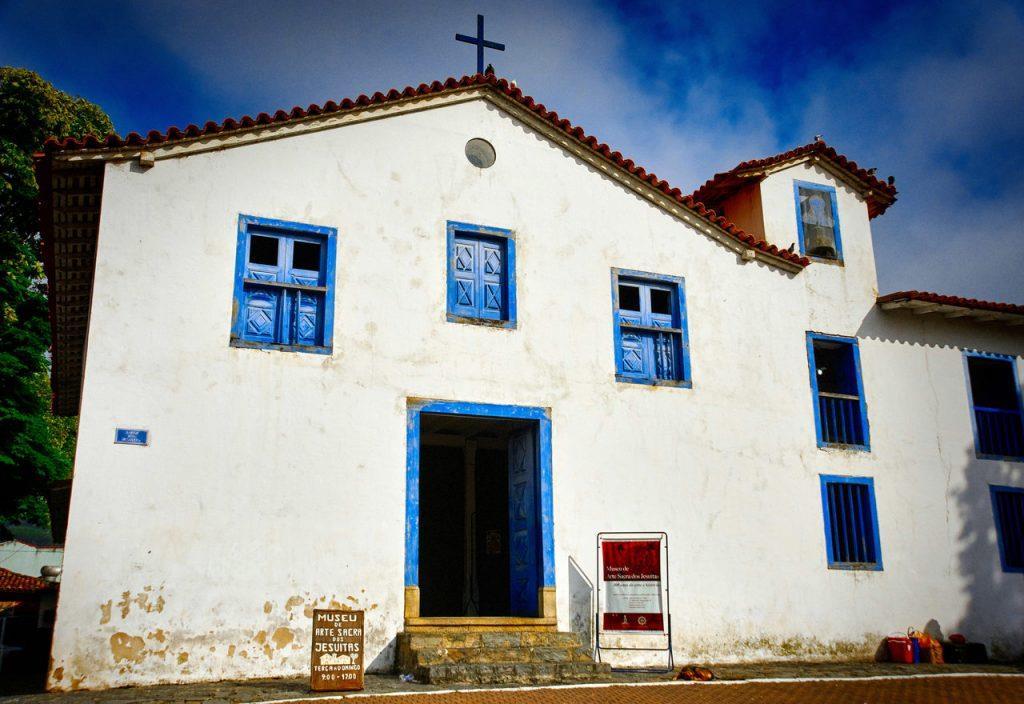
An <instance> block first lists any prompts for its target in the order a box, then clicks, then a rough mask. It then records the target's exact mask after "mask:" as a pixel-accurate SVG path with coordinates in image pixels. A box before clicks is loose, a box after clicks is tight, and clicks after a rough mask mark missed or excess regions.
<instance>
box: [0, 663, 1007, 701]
mask: <svg viewBox="0 0 1024 704" xmlns="http://www.w3.org/2000/svg"><path fill="white" fill-rule="evenodd" d="M710 667H711V668H712V669H713V670H714V672H715V675H716V677H717V678H718V679H720V680H724V681H737V680H749V679H762V678H768V679H777V678H800V677H804V678H806V677H822V678H836V677H873V676H889V675H893V676H899V675H924V674H949V673H959V674H964V673H984V674H998V673H1010V674H1024V665H898V664H893V663H874V662H863V663H862V662H844V663H827V662H804V663H801V662H773V663H745V664H734V665H710ZM671 677H672V676H671V675H638V674H628V673H615V674H614V676H613V682H614V683H617V684H637V683H649V684H658V683H664V682H665V681H667V680H670V679H671ZM962 679H963V678H959V677H958V678H939V679H936V680H934V681H935V682H946V683H953V684H950V687H952V688H954V689H956V688H958V687H960V686H961V683H960V680H962ZM971 679H972V680H973V679H974V678H971ZM983 679H985V680H986V681H988V680H989V679H991V680H993V681H1000V682H1001V683H1000V684H993V685H992V686H993V687H996V688H997V689H998V688H1006V687H1010V688H1011V690H1012V687H1013V686H1015V685H1013V684H1012V683H1014V682H1016V683H1018V685H1019V686H1021V687H1024V677H1021V678H1016V677H1014V678H1005V677H1002V678H995V677H994V678H983ZM876 681H877V680H876ZM900 681H903V680H900ZM907 681H915V682H916V681H923V680H907ZM928 681H929V682H931V681H933V680H928ZM1007 682H1009V683H1010V684H1007ZM922 686H924V685H922ZM929 686H930V685H929ZM936 686H939V687H941V686H942V685H936ZM986 686H987V685H986ZM925 688H926V689H927V687H925ZM441 689H445V688H443V687H437V686H431V685H421V684H417V683H406V682H401V681H400V680H399V679H398V677H397V676H395V675H367V676H366V689H365V690H364V692H363V693H362V694H363V695H364V696H363V697H361V698H359V699H356V700H355V702H358V703H359V704H364V703H365V704H369V703H370V702H372V701H382V702H390V704H397V702H396V700H395V699H394V698H391V697H388V698H383V699H378V698H376V697H369V698H367V697H365V695H367V694H387V693H392V692H404V693H410V694H415V693H422V692H430V691H436V690H441ZM459 689H460V690H465V691H467V692H474V691H475V690H477V689H480V688H474V687H459ZM619 689H622V690H628V691H633V690H634V689H637V688H635V687H618V688H615V687H613V688H612V689H611V690H610V689H608V688H602V689H600V690H596V689H595V690H593V691H591V690H589V689H580V690H572V691H580V692H591V693H592V694H593V696H600V697H603V696H606V695H607V696H609V697H616V696H619V695H618V694H615V692H616V691H618V690H619ZM665 689H670V690H673V691H675V690H676V689H678V687H676V686H671V687H667V688H665ZM889 689H891V687H889V686H888V685H887V686H886V687H882V690H884V691H888V690H889ZM612 690H614V691H612ZM646 690H647V688H643V691H646ZM882 690H880V691H882ZM498 691H499V692H500V690H498ZM541 691H546V690H532V691H531V692H530V701H535V700H536V701H540V700H539V699H535V696H540V694H539V692H541ZM552 691H558V692H564V691H570V690H564V689H557V690H552ZM928 691H933V690H928ZM951 691H952V690H951ZM476 694H477V695H479V697H484V698H482V699H474V698H464V699H459V698H458V697H455V698H454V699H449V698H447V697H448V695H432V696H430V697H426V698H421V697H412V698H405V697H403V698H402V699H401V700H400V701H401V702H402V704H414V703H418V702H424V701H425V702H427V704H445V702H448V701H452V702H457V701H466V702H467V704H468V703H470V702H473V703H475V702H477V701H480V702H489V701H492V699H490V698H491V697H493V696H497V695H495V694H493V690H491V691H488V692H479V691H477V692H476ZM506 694H507V695H508V696H511V697H515V696H519V697H520V699H518V700H517V701H524V699H522V698H521V697H522V696H523V695H522V693H520V694H518V695H515V694H514V693H512V692H506ZM636 695H637V696H640V695H641V691H640V690H639V689H638V690H637V692H636ZM317 696H318V697H322V698H324V699H335V700H337V699H338V695H337V694H321V695H314V694H312V693H310V691H309V681H308V680H307V679H272V680H245V681H239V682H214V683H201V684H184V685H155V686H152V687H125V688H121V689H108V690H103V691H98V692H89V691H82V692H71V693H67V694H23V695H17V696H0V704H124V703H127V702H143V703H145V704H191V703H193V702H213V703H214V704H242V703H250V702H267V701H273V700H281V699H292V698H306V697H317ZM545 696H546V695H545ZM574 696H575V695H574ZM580 696H584V695H580ZM585 696H590V695H585ZM623 696H625V695H623ZM643 696H647V695H643ZM650 696H661V695H650ZM665 696H677V695H675V694H666V695H665ZM679 696H683V695H679ZM685 696H693V695H689V694H687V695H685ZM723 696H724V695H723ZM730 696H731V695H730ZM437 697H441V698H437ZM493 701H499V700H493ZM500 701H514V699H507V700H500ZM552 701H562V700H560V699H558V700H552ZM565 701H577V700H575V699H566V700H565ZM578 701H587V702H589V701H605V700H604V699H580V700H578ZM607 701H619V700H617V699H614V698H612V699H608V700H607ZM622 701H634V700H628V699H627V700H622ZM635 701H640V700H635ZM644 701H646V700H644ZM650 701H652V702H656V701H662V700H661V699H651V700H650ZM666 701H667V700H666ZM671 701H676V700H675V699H672V700H671ZM678 701H681V702H688V701H690V700H687V699H680V700H678ZM694 701H704V700H699V699H698V700H694ZM708 701H717V700H708ZM723 701H731V700H728V699H725V700H723ZM816 701H823V700H816ZM878 701H883V700H878ZM922 701H924V700H922ZM937 701H953V700H949V699H942V698H941V697H940V698H939V700H937ZM975 701H984V700H982V699H976V700H975ZM1017 701H1020V702H1024V696H1020V697H1019V699H1017Z"/></svg>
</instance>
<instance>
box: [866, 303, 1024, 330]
mask: <svg viewBox="0 0 1024 704" xmlns="http://www.w3.org/2000/svg"><path fill="white" fill-rule="evenodd" d="M878 306H879V307H880V308H881V309H882V310H885V311H891V310H904V311H908V312H910V313H912V314H913V315H938V316H942V317H943V318H948V319H955V318H963V319H966V320H969V321H970V322H975V323H1001V324H1004V325H1006V326H1007V327H1018V326H1021V325H1024V313H1012V312H1006V311H997V310H990V309H986V308H974V307H970V306H962V305H955V304H950V303H936V302H933V301H925V300H918V299H914V298H910V297H900V298H890V297H886V296H883V297H880V298H879V300H878Z"/></svg>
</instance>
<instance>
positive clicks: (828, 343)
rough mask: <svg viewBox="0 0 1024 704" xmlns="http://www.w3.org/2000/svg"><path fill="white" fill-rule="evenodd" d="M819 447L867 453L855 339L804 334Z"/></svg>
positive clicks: (863, 405) (868, 443)
mask: <svg viewBox="0 0 1024 704" xmlns="http://www.w3.org/2000/svg"><path fill="white" fill-rule="evenodd" d="M807 359H808V362H809V366H810V371H811V391H812V394H813V396H814V427H815V431H816V433H817V437H818V447H843V448H850V449H857V450H870V449H871V443H870V438H869V433H868V411H867V404H866V403H865V401H864V384H863V381H862V379H861V373H860V351H859V349H858V347H857V340H856V339H854V338H850V337H836V336H834V335H822V334H819V333H814V332H809V333H807Z"/></svg>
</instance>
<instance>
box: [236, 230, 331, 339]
mask: <svg viewBox="0 0 1024 704" xmlns="http://www.w3.org/2000/svg"><path fill="white" fill-rule="evenodd" d="M336 247H337V231H336V230H335V229H334V228H329V227H319V226H316V225H306V224H302V223H294V222H285V221H283V220H270V219H267V218H258V217H254V216H251V215H241V216H239V219H238V250H237V255H236V264H235V295H234V310H235V317H234V321H233V324H232V328H231V344H232V346H235V347H256V348H263V349H278V350H290V351H301V352H317V353H321V354H327V353H329V352H330V351H331V340H332V335H333V319H334V269H335V253H336Z"/></svg>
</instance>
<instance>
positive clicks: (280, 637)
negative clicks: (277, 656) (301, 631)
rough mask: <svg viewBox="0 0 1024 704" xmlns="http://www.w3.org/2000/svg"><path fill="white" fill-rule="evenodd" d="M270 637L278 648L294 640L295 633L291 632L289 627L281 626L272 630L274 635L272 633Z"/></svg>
mask: <svg viewBox="0 0 1024 704" xmlns="http://www.w3.org/2000/svg"><path fill="white" fill-rule="evenodd" d="M270 639H271V640H272V641H274V645H275V646H276V647H277V649H278V650H280V649H281V648H283V647H285V646H286V645H288V644H289V643H291V642H292V641H293V640H295V633H293V632H292V629H290V628H284V627H281V628H278V629H277V630H276V631H274V635H272V636H271V637H270Z"/></svg>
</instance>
